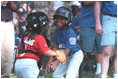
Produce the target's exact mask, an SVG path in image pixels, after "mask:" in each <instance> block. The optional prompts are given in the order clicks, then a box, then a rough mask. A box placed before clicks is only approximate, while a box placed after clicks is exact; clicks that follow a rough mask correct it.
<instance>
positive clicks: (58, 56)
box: [55, 50, 66, 64]
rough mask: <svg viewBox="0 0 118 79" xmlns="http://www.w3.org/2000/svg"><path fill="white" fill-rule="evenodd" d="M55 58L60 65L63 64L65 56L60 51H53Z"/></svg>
mask: <svg viewBox="0 0 118 79" xmlns="http://www.w3.org/2000/svg"><path fill="white" fill-rule="evenodd" d="M55 52H56V58H57V59H58V60H59V61H60V62H61V63H62V64H65V62H66V55H65V53H64V52H63V51H62V50H55Z"/></svg>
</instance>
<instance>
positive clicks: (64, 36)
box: [53, 27, 80, 55]
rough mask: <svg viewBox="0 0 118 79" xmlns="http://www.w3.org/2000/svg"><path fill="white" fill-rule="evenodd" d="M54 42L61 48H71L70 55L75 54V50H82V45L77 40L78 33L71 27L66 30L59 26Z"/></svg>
mask: <svg viewBox="0 0 118 79" xmlns="http://www.w3.org/2000/svg"><path fill="white" fill-rule="evenodd" d="M53 42H54V43H55V44H57V45H58V48H59V49H62V50H64V49H65V48H70V53H69V55H73V54H74V53H75V52H77V51H78V50H80V47H79V45H78V44H77V41H76V34H75V33H74V30H73V29H72V28H70V27H69V28H67V29H66V30H64V31H62V30H61V29H60V28H57V29H56V30H55V34H54V37H53Z"/></svg>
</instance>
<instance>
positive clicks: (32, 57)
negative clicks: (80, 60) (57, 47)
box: [15, 12, 66, 78]
mask: <svg viewBox="0 0 118 79" xmlns="http://www.w3.org/2000/svg"><path fill="white" fill-rule="evenodd" d="M26 20H27V26H26V29H27V30H26V32H25V33H24V35H23V37H22V41H21V43H20V46H19V48H18V55H17V56H16V62H15V72H16V75H17V77H18V78H38V77H39V73H40V70H39V68H38V63H40V60H41V55H47V56H55V57H56V58H57V59H59V61H60V62H62V63H65V62H66V56H65V54H64V53H63V54H62V52H61V54H59V52H57V51H52V50H51V49H50V48H49V47H48V45H47V42H46V39H47V38H46V36H45V34H46V31H47V28H48V26H49V25H48V22H49V21H48V17H47V15H46V14H44V13H43V12H34V13H30V14H29V15H28V17H27V19H26ZM62 57H63V58H64V59H63V60H60V58H62ZM37 62H38V63H37Z"/></svg>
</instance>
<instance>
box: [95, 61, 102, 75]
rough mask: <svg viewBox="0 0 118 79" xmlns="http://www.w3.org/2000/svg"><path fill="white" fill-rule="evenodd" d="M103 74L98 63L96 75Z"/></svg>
mask: <svg viewBox="0 0 118 79" xmlns="http://www.w3.org/2000/svg"><path fill="white" fill-rule="evenodd" d="M100 73H101V64H100V63H97V67H96V72H95V74H96V75H97V74H100Z"/></svg>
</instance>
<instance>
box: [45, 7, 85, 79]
mask: <svg viewBox="0 0 118 79" xmlns="http://www.w3.org/2000/svg"><path fill="white" fill-rule="evenodd" d="M53 18H54V22H55V23H54V24H56V26H57V29H56V30H55V34H54V37H53V42H54V43H55V46H54V50H55V51H56V52H59V51H60V50H62V51H63V52H64V53H65V54H66V56H67V61H66V62H65V63H64V64H62V63H60V61H59V60H55V59H54V57H50V59H49V61H48V65H47V69H48V70H49V69H50V68H51V69H53V70H54V73H53V78H64V75H65V74H66V76H65V77H66V78H77V77H79V68H80V65H81V63H82V61H83V52H82V51H81V49H80V47H79V45H78V43H77V40H76V34H75V32H74V30H73V29H72V28H71V27H69V24H70V22H71V19H72V12H71V10H70V9H69V8H66V7H59V8H58V9H57V10H56V13H55V15H54V16H53ZM57 49H60V50H59V51H57ZM60 59H63V58H60Z"/></svg>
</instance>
